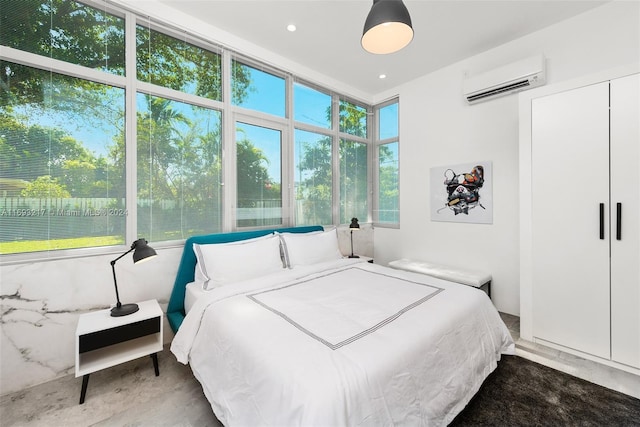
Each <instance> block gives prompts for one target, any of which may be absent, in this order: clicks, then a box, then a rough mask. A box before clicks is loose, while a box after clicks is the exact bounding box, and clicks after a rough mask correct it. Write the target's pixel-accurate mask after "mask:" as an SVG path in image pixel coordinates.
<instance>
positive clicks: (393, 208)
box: [378, 142, 400, 224]
mask: <svg viewBox="0 0 640 427" xmlns="http://www.w3.org/2000/svg"><path fill="white" fill-rule="evenodd" d="M398 175H399V169H398V143H397V142H390V143H387V144H380V145H378V222H379V223H390V224H397V223H399V222H400V218H399V213H400V206H399V202H400V200H399V199H400V197H399V192H398Z"/></svg>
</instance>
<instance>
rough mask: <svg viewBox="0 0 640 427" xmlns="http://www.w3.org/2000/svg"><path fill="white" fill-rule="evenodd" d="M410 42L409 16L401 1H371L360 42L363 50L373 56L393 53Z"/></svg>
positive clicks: (411, 34)
mask: <svg viewBox="0 0 640 427" xmlns="http://www.w3.org/2000/svg"><path fill="white" fill-rule="evenodd" d="M411 40H413V27H412V26H411V16H409V11H408V10H407V7H406V6H405V5H404V3H402V0H373V6H372V7H371V10H370V11H369V15H368V16H367V20H366V21H365V23H364V30H363V31H362V39H361V40H360V42H361V44H362V47H363V48H364V50H366V51H367V52H371V53H375V54H387V53H393V52H397V51H399V50H400V49H402V48H403V47H405V46H406V45H408V44H409V43H410V42H411Z"/></svg>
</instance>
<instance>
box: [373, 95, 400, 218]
mask: <svg viewBox="0 0 640 427" xmlns="http://www.w3.org/2000/svg"><path fill="white" fill-rule="evenodd" d="M393 104H398V135H396V136H394V137H389V138H385V139H380V132H379V124H380V110H382V109H383V108H385V107H387V106H389V105H393ZM373 121H374V129H375V131H374V135H373V144H372V148H373V150H372V151H373V153H372V154H373V160H372V162H371V165H372V166H371V168H372V169H373V171H372V172H373V182H372V190H371V191H372V193H373V206H372V207H371V209H370V212H371V214H372V223H373V225H374V227H381V228H391V229H399V228H400V221H401V212H402V210H401V209H400V201H401V184H400V173H399V172H398V222H397V223H392V222H380V221H379V219H380V217H379V215H380V146H381V145H385V144H390V143H393V142H397V143H398V171H400V152H401V150H402V147H401V144H400V97H394V98H391V99H388V100H386V101H384V102H381V103H378V104H376V105H375V107H374V120H373Z"/></svg>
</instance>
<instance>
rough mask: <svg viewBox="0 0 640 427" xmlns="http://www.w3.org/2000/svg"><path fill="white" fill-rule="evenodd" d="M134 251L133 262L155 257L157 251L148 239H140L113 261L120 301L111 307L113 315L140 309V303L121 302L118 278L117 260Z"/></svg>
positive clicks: (112, 266)
mask: <svg viewBox="0 0 640 427" xmlns="http://www.w3.org/2000/svg"><path fill="white" fill-rule="evenodd" d="M131 251H135V252H133V263H134V264H137V263H139V262H142V261H146V260H150V259H151V258H153V257H155V256H156V255H157V254H156V251H155V250H153V248H152V247H151V246H148V245H147V241H146V240H144V239H138V240H136V241H135V242H133V244H132V245H131V249H129V250H128V251H127V252H125V253H123V254H122V255H120V256H119V257H118V258H116V259H114V260H113V261H111V269H112V270H113V284H114V286H115V287H116V300H117V301H118V302H117V304H116V306H115V307H113V308H112V309H111V316H113V317H120V316H126V315H128V314H132V313H135V312H136V311H138V304H124V305H123V304H122V303H121V302H120V295H119V294H118V281H117V280H116V261H118V260H119V259H120V258H122V257H123V256H125V255H126V254H128V253H130V252H131Z"/></svg>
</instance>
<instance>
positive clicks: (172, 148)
mask: <svg viewBox="0 0 640 427" xmlns="http://www.w3.org/2000/svg"><path fill="white" fill-rule="evenodd" d="M137 116H138V118H137V127H138V132H137V134H138V138H137V158H138V160H137V176H138V183H137V214H138V215H137V228H138V234H139V235H142V236H145V237H146V239H147V240H149V241H156V242H157V241H164V240H180V239H186V238H187V237H189V236H192V235H194V234H204V233H214V232H220V231H222V189H221V188H222V187H221V185H220V184H221V180H222V156H221V113H220V112H219V111H216V110H212V109H207V108H202V107H197V106H194V105H189V104H186V103H183V102H178V101H171V100H168V99H165V98H160V97H156V96H151V95H145V94H141V93H139V94H138V95H137Z"/></svg>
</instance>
